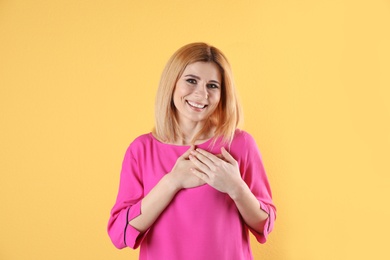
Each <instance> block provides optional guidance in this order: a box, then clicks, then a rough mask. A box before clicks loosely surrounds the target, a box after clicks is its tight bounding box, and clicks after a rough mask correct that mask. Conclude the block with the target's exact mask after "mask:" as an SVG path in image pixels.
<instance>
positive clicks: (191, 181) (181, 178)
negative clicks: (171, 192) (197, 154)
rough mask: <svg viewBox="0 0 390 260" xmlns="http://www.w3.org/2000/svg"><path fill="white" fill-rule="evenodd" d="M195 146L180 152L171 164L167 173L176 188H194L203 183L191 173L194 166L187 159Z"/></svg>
mask: <svg viewBox="0 0 390 260" xmlns="http://www.w3.org/2000/svg"><path fill="white" fill-rule="evenodd" d="M194 149H195V147H194V146H191V148H190V149H188V150H187V151H186V152H185V153H184V154H182V155H181V156H180V157H179V158H178V159H177V160H176V163H175V166H173V168H172V170H171V172H170V173H169V175H170V177H171V181H172V183H174V186H175V188H176V189H178V190H180V189H186V188H195V187H198V186H201V185H204V184H205V182H204V181H203V180H202V179H200V178H198V177H197V176H195V175H193V174H192V173H191V169H192V168H196V165H194V164H193V163H192V162H191V161H190V160H189V158H188V157H189V155H190V153H191V152H192V151H194Z"/></svg>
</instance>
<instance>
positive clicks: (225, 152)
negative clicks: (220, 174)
mask: <svg viewBox="0 0 390 260" xmlns="http://www.w3.org/2000/svg"><path fill="white" fill-rule="evenodd" d="M221 153H222V156H223V157H224V158H225V159H226V161H227V162H229V163H232V164H233V163H236V160H235V159H234V158H233V156H232V155H231V154H230V153H228V151H226V149H225V147H222V148H221Z"/></svg>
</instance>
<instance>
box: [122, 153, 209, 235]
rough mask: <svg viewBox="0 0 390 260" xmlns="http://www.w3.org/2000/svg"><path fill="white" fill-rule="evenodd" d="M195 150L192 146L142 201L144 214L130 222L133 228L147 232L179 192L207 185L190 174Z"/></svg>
mask: <svg viewBox="0 0 390 260" xmlns="http://www.w3.org/2000/svg"><path fill="white" fill-rule="evenodd" d="M193 150H194V147H193V146H192V147H191V148H190V149H188V150H187V152H185V153H184V154H183V155H182V156H180V157H179V158H178V159H177V161H176V164H175V166H174V167H173V168H172V171H171V172H170V173H168V174H166V175H165V176H164V177H163V178H162V179H161V180H160V181H159V183H157V185H156V186H155V187H154V188H153V189H152V190H151V191H150V192H149V193H148V194H147V195H146V196H145V197H144V198H143V199H142V203H141V212H142V213H141V214H140V215H139V216H137V217H136V218H134V219H132V220H131V221H129V224H130V225H131V226H133V227H134V228H135V229H137V230H138V231H140V232H145V231H146V230H147V229H148V228H149V227H150V226H151V225H152V224H153V223H154V221H156V219H157V218H158V217H159V216H160V214H161V213H162V212H163V211H164V209H165V208H166V207H167V206H168V205H169V204H170V202H171V201H172V199H173V198H174V197H175V195H176V193H177V192H178V191H180V190H181V189H184V188H193V187H197V186H200V185H203V184H204V183H205V182H204V181H202V180H201V179H199V178H197V177H196V176H194V175H192V174H191V172H190V169H191V168H193V167H194V165H193V164H192V162H191V161H190V160H188V156H189V155H190V153H191V151H193Z"/></svg>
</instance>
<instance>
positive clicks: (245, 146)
mask: <svg viewBox="0 0 390 260" xmlns="http://www.w3.org/2000/svg"><path fill="white" fill-rule="evenodd" d="M230 149H231V151H232V152H233V153H235V154H237V155H238V156H242V157H251V156H252V155H253V154H260V151H259V148H258V146H257V144H256V141H255V139H254V138H253V136H252V135H251V134H249V133H248V132H246V131H244V130H240V129H237V130H236V132H235V134H234V138H233V141H232V143H231V145H230Z"/></svg>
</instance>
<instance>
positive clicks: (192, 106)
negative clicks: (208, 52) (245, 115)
mask: <svg viewBox="0 0 390 260" xmlns="http://www.w3.org/2000/svg"><path fill="white" fill-rule="evenodd" d="M220 82H221V73H220V71H219V68H218V66H217V65H216V64H215V63H212V62H195V63H192V64H189V65H188V66H187V67H186V68H185V70H184V72H183V74H182V76H181V77H180V78H179V80H178V81H177V83H176V87H175V91H174V93H173V103H174V105H175V108H176V111H177V112H176V115H177V116H176V119H177V121H178V123H179V125H180V127H181V129H180V130H181V132H182V134H183V137H187V138H188V140H185V139H184V140H177V142H179V144H184V145H185V144H190V142H191V140H193V138H194V137H195V136H193V135H194V134H196V133H198V132H199V131H200V130H201V129H202V127H203V125H204V124H205V122H206V121H207V119H208V118H209V117H210V116H211V115H212V114H213V113H214V111H215V109H216V108H217V106H218V104H219V100H220V99H221V89H220V85H221V84H220ZM208 130H209V131H208V132H207V133H204V136H202V137H200V140H198V142H199V141H201V140H205V139H210V138H211V137H213V133H214V131H215V129H213V128H210V129H208Z"/></svg>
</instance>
